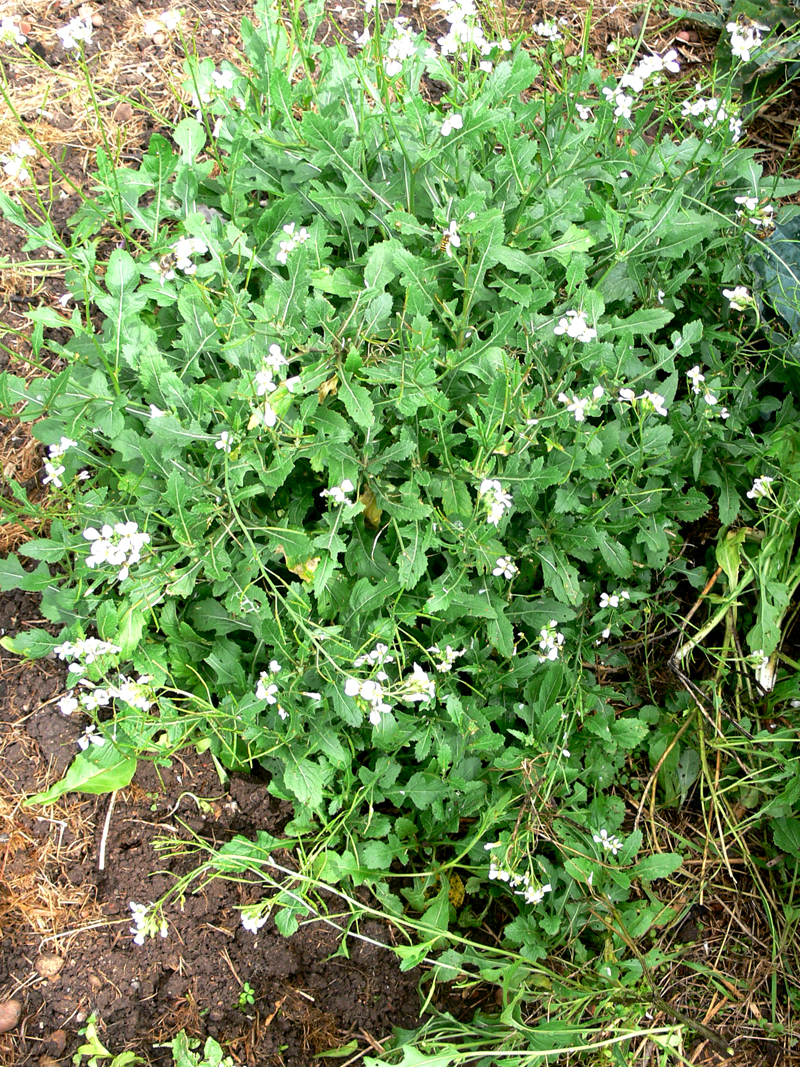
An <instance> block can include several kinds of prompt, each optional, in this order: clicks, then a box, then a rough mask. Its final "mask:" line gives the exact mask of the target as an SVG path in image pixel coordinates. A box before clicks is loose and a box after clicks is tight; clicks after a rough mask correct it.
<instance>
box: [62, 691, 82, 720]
mask: <svg viewBox="0 0 800 1067" xmlns="http://www.w3.org/2000/svg"><path fill="white" fill-rule="evenodd" d="M79 707H80V704H79V703H78V701H77V700H76V699H75V697H74V696H72V695H71V694H70V693H67V695H66V696H63V697H62V698H61V699H60V700H59V701H58V710H59V711H60V712H61V714H62V715H71V714H72V713H73V711H77V710H78V708H79Z"/></svg>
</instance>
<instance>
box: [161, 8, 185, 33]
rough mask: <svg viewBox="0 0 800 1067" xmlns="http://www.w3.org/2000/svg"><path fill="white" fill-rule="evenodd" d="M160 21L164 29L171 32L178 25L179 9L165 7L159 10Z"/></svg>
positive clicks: (179, 18)
mask: <svg viewBox="0 0 800 1067" xmlns="http://www.w3.org/2000/svg"><path fill="white" fill-rule="evenodd" d="M161 21H162V23H163V24H164V29H165V30H169V32H170V33H173V32H174V31H175V30H177V28H178V26H179V25H180V22H181V13H180V11H179V10H178V11H176V10H175V9H172V10H170V9H169V8H167V9H166V10H164V11H162V12H161Z"/></svg>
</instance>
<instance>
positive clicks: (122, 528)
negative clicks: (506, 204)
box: [83, 522, 150, 581]
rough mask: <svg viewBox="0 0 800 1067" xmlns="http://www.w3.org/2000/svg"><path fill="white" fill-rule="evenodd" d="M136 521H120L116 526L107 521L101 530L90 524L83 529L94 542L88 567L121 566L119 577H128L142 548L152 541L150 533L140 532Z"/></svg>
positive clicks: (88, 559) (84, 533) (87, 561)
mask: <svg viewBox="0 0 800 1067" xmlns="http://www.w3.org/2000/svg"><path fill="white" fill-rule="evenodd" d="M138 530H139V526H138V524H137V523H135V522H118V523H116V524H115V525H114V526H110V525H109V524H108V523H106V525H105V526H103V527H102V528H101V529H100V530H96V529H95V528H94V527H92V526H89V527H88V528H87V529H85V530H84V531H83V536H84V537H85V538H86V540H87V541H91V542H92V548H91V552H90V555H89V557H88V558H87V560H86V566H87V567H97V566H101V565H103V564H105V563H107V564H109V565H110V566H112V567H120V571H119V574H118V575H117V577H118V578H119V580H120V581H123V580H124V579H125V578H127V577H128V572H129V568H130V567H132V566H133V565H134V564H135V563H138V562H139V561H140V560H141V558H142V555H141V552H142V548H143V547H144V546H145V545H146V544H149V543H150V534H148V533H139V532H138Z"/></svg>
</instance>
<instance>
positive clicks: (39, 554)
mask: <svg viewBox="0 0 800 1067" xmlns="http://www.w3.org/2000/svg"><path fill="white" fill-rule="evenodd" d="M19 554H20V555H21V556H28V557H29V558H30V559H41V560H44V561H45V562H46V563H58V561H59V560H60V559H63V558H64V555H65V554H66V547H65V546H64V545H63V544H59V543H57V542H56V541H48V540H45V539H44V538H36V539H34V540H33V541H26V542H25V544H24V545H20V547H19Z"/></svg>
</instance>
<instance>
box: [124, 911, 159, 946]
mask: <svg viewBox="0 0 800 1067" xmlns="http://www.w3.org/2000/svg"><path fill="white" fill-rule="evenodd" d="M151 908H154V905H153V904H135V903H134V902H133V901H131V902H130V909H131V912H132V916H131V918H132V919H133V926H132V927H131V933H132V934H133V942H134V944H136V945H143V944H144V939H145V937H147V935H148V934H149V935H150V937H155V935H156V934H157V933H158V934H160V935H161V937H166V936H167V933H168V927H167V923H166V920H164V919H162V920H161V922H159V921H158V919H157V918H156V915H155V914H152V915H151V914H150V909H151Z"/></svg>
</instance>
